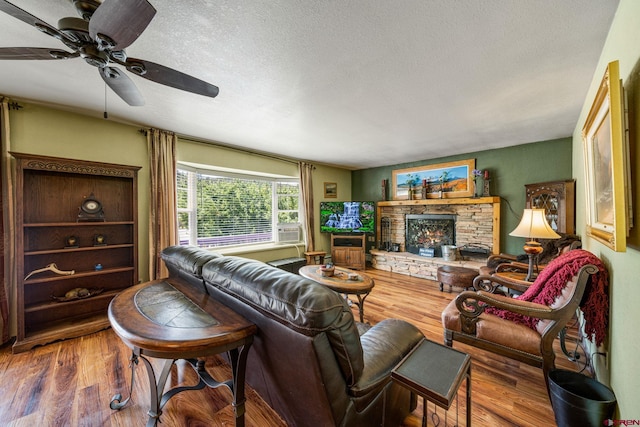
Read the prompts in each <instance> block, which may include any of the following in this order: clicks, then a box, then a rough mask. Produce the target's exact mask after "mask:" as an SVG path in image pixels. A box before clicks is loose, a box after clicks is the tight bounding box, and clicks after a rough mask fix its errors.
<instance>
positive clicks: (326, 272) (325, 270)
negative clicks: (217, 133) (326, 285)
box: [320, 265, 336, 277]
mask: <svg viewBox="0 0 640 427" xmlns="http://www.w3.org/2000/svg"><path fill="white" fill-rule="evenodd" d="M335 271H336V269H335V267H334V266H326V265H321V266H320V272H321V273H322V275H323V276H324V277H331V276H333V273H334V272H335Z"/></svg>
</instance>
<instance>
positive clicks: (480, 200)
mask: <svg viewBox="0 0 640 427" xmlns="http://www.w3.org/2000/svg"><path fill="white" fill-rule="evenodd" d="M484 203H492V204H496V203H497V204H498V205H500V197H497V196H496V197H460V198H451V199H418V200H389V201H383V202H378V206H381V207H382V206H414V205H479V204H484Z"/></svg>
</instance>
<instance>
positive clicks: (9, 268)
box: [0, 97, 16, 344]
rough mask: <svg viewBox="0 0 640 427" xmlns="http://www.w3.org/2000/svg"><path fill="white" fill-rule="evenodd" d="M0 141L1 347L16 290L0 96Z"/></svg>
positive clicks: (5, 110)
mask: <svg viewBox="0 0 640 427" xmlns="http://www.w3.org/2000/svg"><path fill="white" fill-rule="evenodd" d="M0 101H1V103H0V142H1V143H2V165H1V166H0V167H1V168H2V221H3V227H2V229H3V234H4V236H3V252H4V253H3V255H4V258H3V270H4V271H3V274H2V284H1V286H0V333H1V336H0V338H1V340H0V341H1V344H4V343H5V342H7V341H9V338H10V335H11V333H10V332H11V330H10V325H9V307H10V306H12V304H11V303H10V302H11V301H13V295H14V289H15V287H16V278H15V271H16V269H15V268H13V260H14V259H15V247H16V245H15V243H16V238H15V233H10V232H9V231H10V230H12V229H13V224H15V220H14V213H13V212H14V211H13V207H14V196H13V192H14V189H13V176H12V168H11V154H9V151H10V150H11V144H10V140H11V138H10V137H11V135H10V132H9V99H7V98H5V97H0Z"/></svg>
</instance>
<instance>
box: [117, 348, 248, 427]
mask: <svg viewBox="0 0 640 427" xmlns="http://www.w3.org/2000/svg"><path fill="white" fill-rule="evenodd" d="M250 347H251V343H249V344H245V345H243V346H241V347H238V348H235V349H232V350H229V351H228V352H227V355H228V356H229V361H230V362H231V372H232V378H231V379H230V380H227V381H223V382H220V381H217V380H216V379H214V378H213V377H212V376H211V375H210V374H209V372H207V370H206V369H205V367H204V360H198V359H184V360H185V361H186V362H188V363H189V364H190V365H191V366H192V367H193V369H194V370H195V371H196V373H197V374H198V378H199V381H198V384H196V385H192V386H177V387H174V388H172V389H171V390H168V391H167V392H166V393H164V394H162V391H163V390H164V387H165V385H166V383H167V379H168V378H169V373H170V372H171V367H172V366H173V364H174V363H175V362H176V360H178V359H166V360H165V362H164V366H163V368H162V372H161V373H160V377H159V378H157V381H156V374H155V371H154V370H153V366H152V365H151V362H150V361H149V359H147V358H146V357H144V356H143V355H142V354H140V353H141V352H140V349H139V348H136V349H134V350H133V352H132V353H131V359H130V360H131V388H130V389H129V397H127V398H126V399H125V400H124V401H123V400H122V395H121V394H116V395H115V396H113V398H111V403H110V404H109V407H110V408H111V409H114V410H119V409H122V408H123V407H125V406H126V405H127V403H129V401H130V400H131V395H132V393H133V386H134V382H135V370H136V366H137V365H138V363H139V362H140V361H142V362H143V363H144V366H145V368H146V371H147V377H148V379H149V390H150V394H151V396H150V397H151V402H150V407H149V412H148V415H149V420H148V421H147V427H155V426H156V425H157V423H158V421H159V420H160V415H162V408H163V407H164V405H166V404H167V402H168V401H169V399H171V398H172V397H173V396H175V395H176V394H178V393H181V392H183V391H187V390H201V389H203V388H204V387H205V386H207V387H210V388H218V387H220V386H226V387H227V388H228V389H229V390H231V393H232V394H233V402H232V405H233V412H234V414H235V420H236V427H244V413H245V402H246V398H245V395H244V376H245V366H246V361H247V354H248V353H249V348H250Z"/></svg>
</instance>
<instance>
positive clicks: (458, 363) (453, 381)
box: [391, 339, 471, 427]
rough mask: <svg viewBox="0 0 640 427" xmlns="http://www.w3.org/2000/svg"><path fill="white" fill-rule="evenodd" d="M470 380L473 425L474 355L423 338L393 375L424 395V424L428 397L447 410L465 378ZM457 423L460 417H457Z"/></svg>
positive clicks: (469, 419) (468, 404) (469, 415)
mask: <svg viewBox="0 0 640 427" xmlns="http://www.w3.org/2000/svg"><path fill="white" fill-rule="evenodd" d="M465 378H466V380H467V427H470V426H471V356H469V355H468V354H466V353H462V352H461V351H458V350H454V349H453V348H451V347H447V346H444V345H442V344H438V343H435V342H433V341H429V340H428V339H423V340H422V341H421V342H420V344H418V345H417V346H416V347H415V348H414V349H413V350H412V351H411V353H409V354H408V355H407V356H405V358H404V359H403V360H402V361H401V362H400V363H399V364H398V366H396V367H395V368H394V370H393V371H391V379H392V380H393V381H395V382H397V383H398V384H400V385H402V386H404V387H406V388H408V389H409V390H411V391H412V392H414V393H416V394H417V395H419V396H422V398H423V399H424V402H423V405H422V409H423V413H422V426H423V427H424V426H426V421H427V400H429V401H431V402H433V403H434V404H436V405H438V406H439V407H441V408H444V409H445V410H448V409H449V408H450V407H451V403H453V397H454V396H456V395H457V393H458V389H459V388H460V385H461V384H462V380H463V379H465ZM456 424H457V420H456Z"/></svg>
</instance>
